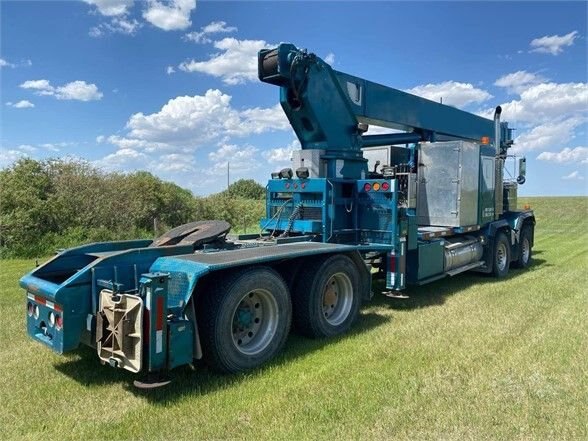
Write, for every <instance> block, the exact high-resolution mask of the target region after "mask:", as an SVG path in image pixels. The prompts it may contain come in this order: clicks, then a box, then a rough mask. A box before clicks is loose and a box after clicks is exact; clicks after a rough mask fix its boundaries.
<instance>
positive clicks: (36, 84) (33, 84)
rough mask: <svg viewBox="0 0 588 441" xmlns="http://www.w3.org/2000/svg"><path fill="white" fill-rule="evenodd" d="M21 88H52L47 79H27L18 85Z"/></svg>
mask: <svg viewBox="0 0 588 441" xmlns="http://www.w3.org/2000/svg"><path fill="white" fill-rule="evenodd" d="M20 87H22V88H23V89H36V90H53V87H52V86H51V84H49V81H47V80H28V81H25V82H24V83H22V84H21V85H20Z"/></svg>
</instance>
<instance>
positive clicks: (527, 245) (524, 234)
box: [513, 225, 533, 268]
mask: <svg viewBox="0 0 588 441" xmlns="http://www.w3.org/2000/svg"><path fill="white" fill-rule="evenodd" d="M532 236H533V234H532V230H531V226H530V225H525V226H524V227H523V229H522V230H521V234H520V235H519V253H518V254H519V257H518V259H517V260H515V261H514V262H513V266H515V267H516V268H528V267H529V266H530V265H531V261H532V250H531V238H532Z"/></svg>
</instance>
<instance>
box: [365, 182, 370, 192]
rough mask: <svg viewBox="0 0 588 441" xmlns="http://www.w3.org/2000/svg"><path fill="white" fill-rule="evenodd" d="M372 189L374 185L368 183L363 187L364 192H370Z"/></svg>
mask: <svg viewBox="0 0 588 441" xmlns="http://www.w3.org/2000/svg"><path fill="white" fill-rule="evenodd" d="M371 189H372V185H371V184H370V183H369V182H366V183H365V184H364V185H363V191H370V190H371Z"/></svg>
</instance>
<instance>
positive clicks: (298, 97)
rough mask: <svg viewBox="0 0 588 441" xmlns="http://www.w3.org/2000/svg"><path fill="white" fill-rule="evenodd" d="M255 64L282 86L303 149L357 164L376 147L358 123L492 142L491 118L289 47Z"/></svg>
mask: <svg viewBox="0 0 588 441" xmlns="http://www.w3.org/2000/svg"><path fill="white" fill-rule="evenodd" d="M270 59H271V60H272V62H271V63H269V62H268V61H269V60H270ZM273 61H275V63H274V62H273ZM258 62H259V78H260V80H261V81H264V82H267V83H271V84H275V85H278V86H280V103H281V104H282V107H283V109H284V112H285V113H286V116H287V117H288V119H289V121H290V123H291V125H292V128H293V129H294V131H295V132H296V135H297V136H298V139H299V140H300V144H301V147H302V148H303V149H325V150H327V152H334V153H335V154H336V156H337V157H338V158H339V159H354V160H359V155H358V153H359V150H360V149H361V147H364V146H368V145H374V144H373V142H372V140H373V139H374V138H371V137H366V144H364V141H363V138H362V136H361V133H360V132H359V131H358V127H357V124H358V123H359V122H362V123H367V124H374V125H378V126H384V127H390V128H394V129H399V130H404V131H407V132H415V133H416V134H418V135H419V136H421V138H422V139H426V140H429V141H434V140H436V137H437V136H446V137H455V138H460V139H468V140H474V141H480V140H481V139H482V137H489V138H490V139H491V140H493V138H494V122H493V121H492V120H489V119H487V118H482V117H480V116H477V115H474V114H471V113H469V112H465V111H462V110H459V109H456V108H454V107H451V106H447V105H443V104H440V103H436V102H434V101H430V100H427V99H425V98H421V97H417V96H415V95H411V94H409V93H406V92H403V91H401V90H397V89H394V88H391V87H387V86H383V85H381V84H377V83H374V82H371V81H367V80H364V79H362V78H358V77H355V76H352V75H348V74H345V73H343V72H338V71H335V70H333V69H332V68H331V67H330V66H329V65H328V64H327V63H325V62H324V61H323V60H321V59H320V58H319V57H317V56H316V55H314V54H312V53H307V52H306V51H305V50H300V49H298V48H297V47H296V46H294V45H292V44H289V43H282V44H280V45H279V46H278V48H276V49H271V50H262V51H260V53H259V56H258ZM325 97H328V99H325ZM501 130H502V140H503V142H506V141H508V140H510V139H512V132H511V130H509V129H508V125H507V124H506V123H503V124H502V126H501ZM370 138H371V139H370ZM419 140H420V139H415V140H412V141H411V140H407V141H406V142H407V143H408V142H417V141H419ZM400 143H403V141H400ZM380 145H381V144H380ZM351 177H358V176H351Z"/></svg>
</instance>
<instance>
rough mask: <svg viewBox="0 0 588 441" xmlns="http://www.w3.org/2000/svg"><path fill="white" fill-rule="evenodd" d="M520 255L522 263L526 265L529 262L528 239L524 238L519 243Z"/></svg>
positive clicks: (529, 248)
mask: <svg viewBox="0 0 588 441" xmlns="http://www.w3.org/2000/svg"><path fill="white" fill-rule="evenodd" d="M521 254H522V256H523V262H524V263H527V262H528V261H529V257H530V256H531V247H530V246H529V239H527V238H526V237H525V238H524V239H523V242H522V243H521Z"/></svg>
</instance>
